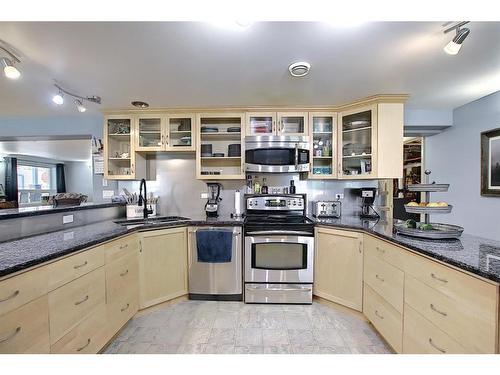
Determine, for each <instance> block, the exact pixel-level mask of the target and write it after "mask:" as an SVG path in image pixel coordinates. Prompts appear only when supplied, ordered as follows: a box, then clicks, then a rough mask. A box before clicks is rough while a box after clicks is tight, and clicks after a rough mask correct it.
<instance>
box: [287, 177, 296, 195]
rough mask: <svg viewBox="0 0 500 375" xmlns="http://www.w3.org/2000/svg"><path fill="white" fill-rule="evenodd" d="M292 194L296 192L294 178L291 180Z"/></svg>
mask: <svg viewBox="0 0 500 375" xmlns="http://www.w3.org/2000/svg"><path fill="white" fill-rule="evenodd" d="M289 190H290V194H295V192H296V190H295V182H294V181H293V180H290V189H289Z"/></svg>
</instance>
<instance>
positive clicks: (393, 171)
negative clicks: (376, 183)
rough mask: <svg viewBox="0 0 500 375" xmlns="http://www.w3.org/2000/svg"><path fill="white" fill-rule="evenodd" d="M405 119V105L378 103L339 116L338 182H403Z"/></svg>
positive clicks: (344, 112) (355, 108)
mask: <svg viewBox="0 0 500 375" xmlns="http://www.w3.org/2000/svg"><path fill="white" fill-rule="evenodd" d="M403 117H404V110H403V104H402V103H377V104H372V105H367V106H361V107H354V108H352V109H349V110H346V111H343V112H340V113H339V116H338V123H339V125H338V128H339V129H338V158H339V161H338V170H339V174H338V175H339V178H341V179H372V178H401V177H402V173H403V153H402V149H403Z"/></svg>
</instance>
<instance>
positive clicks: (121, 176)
mask: <svg viewBox="0 0 500 375" xmlns="http://www.w3.org/2000/svg"><path fill="white" fill-rule="evenodd" d="M134 137H135V129H134V118H133V117H132V116H107V117H105V119H104V176H105V178H106V179H109V180H136V179H141V178H143V177H144V175H145V171H146V168H145V163H146V162H145V159H144V158H143V157H142V156H141V155H139V154H136V152H135V151H136V150H135V143H134Z"/></svg>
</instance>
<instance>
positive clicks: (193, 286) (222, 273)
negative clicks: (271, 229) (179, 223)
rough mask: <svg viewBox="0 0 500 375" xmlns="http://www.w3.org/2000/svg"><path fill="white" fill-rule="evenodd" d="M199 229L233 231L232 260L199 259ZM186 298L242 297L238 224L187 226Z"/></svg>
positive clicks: (223, 298) (241, 266)
mask: <svg viewBox="0 0 500 375" xmlns="http://www.w3.org/2000/svg"><path fill="white" fill-rule="evenodd" d="M198 230H228V231H232V235H233V238H232V252H231V261H230V262H226V263H208V262H200V261H198V251H197V243H196V232H197V231H198ZM188 233H189V236H188V241H189V246H188V248H189V250H188V259H189V284H188V285H189V298H190V299H197V300H212V301H242V300H243V287H242V285H243V254H242V238H241V233H242V228H241V227H207V226H201V227H190V228H189V229H188Z"/></svg>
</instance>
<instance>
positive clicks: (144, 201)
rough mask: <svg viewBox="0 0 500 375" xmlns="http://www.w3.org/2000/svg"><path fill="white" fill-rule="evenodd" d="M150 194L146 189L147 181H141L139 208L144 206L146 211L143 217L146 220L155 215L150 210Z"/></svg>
mask: <svg viewBox="0 0 500 375" xmlns="http://www.w3.org/2000/svg"><path fill="white" fill-rule="evenodd" d="M143 186H144V195H142V187H143ZM147 196H148V193H147V189H146V179H144V178H143V179H142V180H141V184H140V185H139V202H137V204H138V205H139V206H142V205H143V204H144V209H143V216H144V219H147V218H148V216H149V215H150V214H152V213H153V210H152V209H148V199H147Z"/></svg>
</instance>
